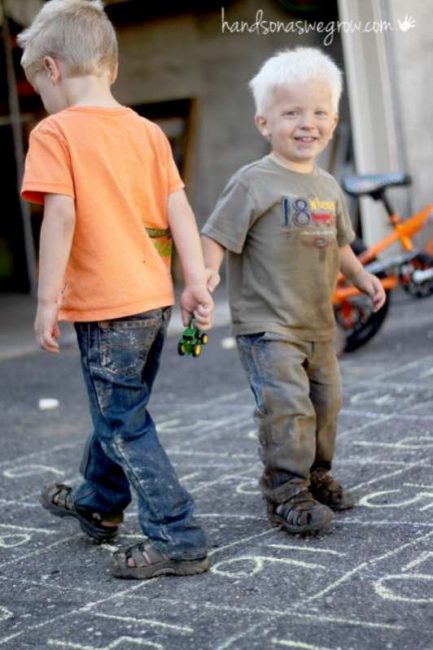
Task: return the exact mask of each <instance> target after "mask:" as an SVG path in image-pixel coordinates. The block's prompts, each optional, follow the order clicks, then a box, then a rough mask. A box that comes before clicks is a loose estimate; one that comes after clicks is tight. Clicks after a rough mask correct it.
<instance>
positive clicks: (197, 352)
mask: <svg viewBox="0 0 433 650" xmlns="http://www.w3.org/2000/svg"><path fill="white" fill-rule="evenodd" d="M200 355H201V345H194V347H193V349H192V356H193V357H199V356H200Z"/></svg>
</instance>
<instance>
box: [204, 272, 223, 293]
mask: <svg viewBox="0 0 433 650" xmlns="http://www.w3.org/2000/svg"><path fill="white" fill-rule="evenodd" d="M220 282H221V276H220V274H219V273H218V271H215V269H209V268H207V269H206V283H207V290H208V291H210V292H211V293H213V292H214V291H215V289H216V288H217V286H218V285H219V283H220Z"/></svg>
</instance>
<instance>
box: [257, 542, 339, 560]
mask: <svg viewBox="0 0 433 650" xmlns="http://www.w3.org/2000/svg"><path fill="white" fill-rule="evenodd" d="M266 547H267V548H281V549H282V550H283V551H302V552H307V553H314V554H316V553H329V555H336V556H337V557H344V556H345V555H346V553H341V552H340V551H331V550H330V549H329V548H308V547H306V546H293V545H291V544H266Z"/></svg>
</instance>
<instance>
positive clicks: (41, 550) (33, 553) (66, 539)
mask: <svg viewBox="0 0 433 650" xmlns="http://www.w3.org/2000/svg"><path fill="white" fill-rule="evenodd" d="M77 537H81V535H80V534H78V535H70V536H69V537H63V538H62V539H59V540H57V542H53V543H52V544H48V546H44V547H43V548H39V549H37V550H36V551H31V552H30V553H26V554H24V555H21V556H20V557H16V558H14V559H11V558H9V559H8V560H6V562H2V563H1V564H0V569H1V568H3V567H4V566H8V567H9V566H10V565H11V564H16V563H17V562H22V561H23V560H26V559H27V558H29V557H31V558H35V557H38V556H39V555H42V553H46V552H47V551H50V550H51V549H52V548H54V547H55V546H59V544H64V543H65V542H70V541H71V540H72V539H76V538H77ZM1 643H2V641H0V644H1Z"/></svg>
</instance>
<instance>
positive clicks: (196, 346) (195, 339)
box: [177, 316, 209, 357]
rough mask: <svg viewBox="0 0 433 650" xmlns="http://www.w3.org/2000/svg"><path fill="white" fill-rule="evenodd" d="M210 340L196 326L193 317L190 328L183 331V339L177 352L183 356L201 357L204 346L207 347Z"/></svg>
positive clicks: (192, 317) (178, 345)
mask: <svg viewBox="0 0 433 650" xmlns="http://www.w3.org/2000/svg"><path fill="white" fill-rule="evenodd" d="M208 340H209V337H208V335H207V334H205V333H204V332H201V331H200V330H199V329H198V327H196V326H195V324H194V316H191V318H190V319H189V324H188V327H186V328H185V329H184V330H183V334H182V338H181V339H180V341H179V343H178V344H177V351H178V353H179V354H180V355H181V356H191V357H199V356H200V354H201V348H202V345H206V343H207V342H208Z"/></svg>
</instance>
